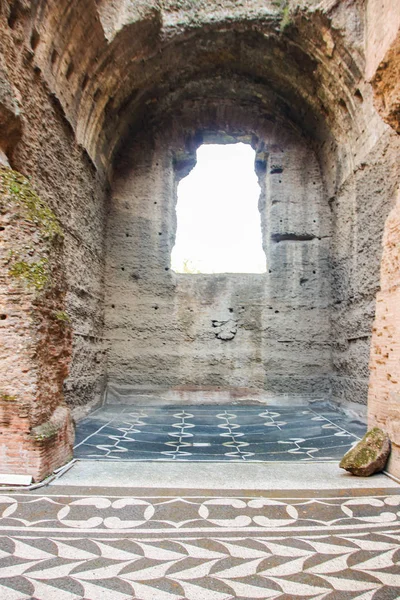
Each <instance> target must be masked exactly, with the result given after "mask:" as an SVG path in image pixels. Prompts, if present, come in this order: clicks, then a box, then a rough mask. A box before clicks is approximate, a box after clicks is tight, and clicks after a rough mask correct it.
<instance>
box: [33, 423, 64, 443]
mask: <svg viewBox="0 0 400 600" xmlns="http://www.w3.org/2000/svg"><path fill="white" fill-rule="evenodd" d="M58 430H59V427H57V426H56V425H55V424H54V423H52V422H51V421H48V422H47V423H43V424H42V425H39V426H38V427H35V428H34V429H33V430H32V432H31V437H32V438H33V439H34V440H35V442H46V441H48V440H51V439H52V438H54V437H55V436H56V435H57V433H58Z"/></svg>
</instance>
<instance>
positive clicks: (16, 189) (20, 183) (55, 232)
mask: <svg viewBox="0 0 400 600" xmlns="http://www.w3.org/2000/svg"><path fill="white" fill-rule="evenodd" d="M7 201H8V202H10V201H11V202H14V203H15V204H17V205H18V206H19V207H20V208H21V210H22V212H23V216H24V218H26V219H27V220H28V221H31V222H32V223H35V224H36V225H38V227H39V228H40V231H41V234H42V236H43V237H44V238H45V239H50V240H51V239H53V238H54V237H56V236H60V237H63V232H62V229H61V227H60V224H59V222H58V219H57V217H56V216H55V214H54V213H53V211H52V210H51V208H50V207H49V206H47V204H46V203H45V202H44V201H43V200H42V199H41V198H40V197H39V196H38V195H37V193H36V192H35V190H34V189H33V188H32V185H31V183H30V181H29V179H27V178H26V177H24V175H21V173H18V171H14V170H13V169H9V168H6V167H0V202H1V203H2V204H4V203H5V202H7Z"/></svg>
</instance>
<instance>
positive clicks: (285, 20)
mask: <svg viewBox="0 0 400 600" xmlns="http://www.w3.org/2000/svg"><path fill="white" fill-rule="evenodd" d="M291 23H292V18H291V15H290V9H289V5H288V4H287V2H285V3H284V6H283V10H282V18H281V22H280V26H279V29H280V30H281V32H283V31H285V29H287V28H288V27H289V25H291Z"/></svg>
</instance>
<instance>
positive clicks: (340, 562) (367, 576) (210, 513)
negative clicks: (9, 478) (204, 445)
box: [0, 486, 400, 600]
mask: <svg viewBox="0 0 400 600" xmlns="http://www.w3.org/2000/svg"><path fill="white" fill-rule="evenodd" d="M399 490H400V488H399V489H384V490H377V492H376V494H374V495H371V494H370V493H369V492H368V490H358V491H355V490H352V491H351V490H342V491H340V492H325V493H324V494H322V493H321V494H320V495H318V497H316V495H315V493H314V494H313V493H307V492H301V493H300V492H297V493H296V492H286V493H285V494H283V495H282V493H277V492H275V493H266V492H262V493H254V492H251V493H246V492H241V493H238V494H234V495H232V494H227V493H226V492H223V491H221V492H218V491H216V492H214V493H209V494H208V495H204V492H203V493H201V492H191V493H188V492H187V491H184V490H183V491H181V492H180V491H179V490H178V491H174V492H170V493H168V492H161V491H160V492H158V491H156V492H154V490H153V491H150V490H147V491H146V490H137V491H136V493H135V492H134V491H132V490H127V491H125V492H123V491H118V490H112V489H104V488H103V489H93V488H92V489H85V488H81V489H79V488H75V491H72V490H71V495H65V489H64V488H62V487H61V486H58V487H57V486H56V487H54V488H52V489H50V491H49V490H48V488H43V489H42V490H37V491H36V492H29V493H18V494H16V493H13V494H4V493H3V494H0V598H1V599H2V600H25V599H31V600H32V599H33V600H53V599H54V600H75V599H87V600H132V599H133V598H135V599H139V600H230V599H234V598H236V599H239V600H240V599H242V600H244V599H248V600H255V599H260V598H261V599H279V600H295V599H296V598H308V599H310V600H356V599H357V600H395V599H396V598H397V599H398V598H400V494H399Z"/></svg>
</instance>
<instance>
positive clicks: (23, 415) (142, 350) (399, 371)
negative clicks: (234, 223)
mask: <svg viewBox="0 0 400 600" xmlns="http://www.w3.org/2000/svg"><path fill="white" fill-rule="evenodd" d="M399 26H400V10H399V4H398V0H379V1H378V0H365V1H358V0H342V1H338V0H321V1H319V0H302V1H297V0H296V1H295V0H277V1H273V0H234V1H233V0H220V1H216V0H146V1H145V0H80V1H78V0H47V1H44V0H34V1H28V0H14V1H12V0H1V1H0V28H1V35H0V162H1V169H0V192H1V198H0V217H1V224H0V236H1V241H2V244H1V251H2V254H1V264H0V312H1V314H0V328H1V340H0V341H1V348H0V357H1V364H0V419H1V429H0V440H1V441H0V461H1V467H0V472H3V473H4V472H8V473H27V474H31V475H33V476H34V478H35V480H39V479H42V478H43V477H45V476H46V475H47V474H49V473H51V472H52V471H53V470H54V469H55V468H56V467H57V466H60V465H61V464H63V463H65V462H67V461H68V460H69V459H70V457H71V455H72V444H73V426H72V415H74V417H75V418H79V417H80V416H82V415H83V414H86V412H87V411H89V410H90V409H91V408H93V407H94V406H95V405H96V404H97V403H98V402H99V401H100V400H101V398H102V397H103V394H104V391H105V389H106V388H107V387H108V388H109V389H113V390H117V391H118V390H123V389H124V388H126V387H130V388H137V389H151V390H174V392H175V393H177V394H179V393H182V394H184V393H185V390H189V389H190V390H208V391H216V390H226V391H229V393H231V394H235V395H239V396H240V394H241V393H247V391H248V390H253V392H254V393H257V392H259V393H263V394H264V395H265V397H267V398H268V397H274V398H275V399H278V400H279V398H283V397H284V398H285V399H286V400H287V399H288V398H289V400H290V398H292V397H293V398H294V397H301V398H305V399H313V398H325V399H331V400H333V401H335V402H337V403H339V404H340V405H342V406H343V407H345V408H347V409H352V410H353V411H356V412H358V413H362V412H363V411H364V412H365V413H366V412H367V408H366V406H367V400H368V418H369V421H370V424H371V425H373V424H377V425H379V426H380V427H382V428H383V429H385V430H386V431H387V432H388V433H389V436H390V437H391V440H392V447H393V451H392V457H391V462H390V464H389V470H390V471H391V472H392V473H393V474H395V475H397V476H400V437H399V436H400V295H399V294H400V292H399V283H400V258H399V257H400V254H399V253H400V208H399V206H400V199H399V198H400V196H399V188H400V168H399V148H400V136H399V133H400V85H399V81H400V60H399V55H400V36H399ZM211 141H212V142H214V143H215V142H217V143H230V142H233V141H245V142H247V143H250V144H251V145H252V147H253V148H254V150H255V152H256V163H255V170H256V173H257V176H258V179H259V183H260V188H261V196H260V201H259V209H260V217H261V224H262V235H263V247H264V251H265V254H266V260H267V272H266V273H265V274H257V275H256V274H254V275H253V274H245V275H242V274H222V275H187V274H186V275H185V274H179V275H178V274H176V273H174V272H173V271H171V269H170V254H171V249H172V247H173V245H174V240H175V231H176V215H175V204H176V190H177V185H178V183H179V181H180V179H181V178H182V177H184V176H185V175H187V174H188V173H189V172H190V170H191V168H192V167H193V165H194V164H195V160H196V150H197V148H198V147H199V146H200V145H201V144H202V143H207V142H211ZM244 251H245V249H244Z"/></svg>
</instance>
